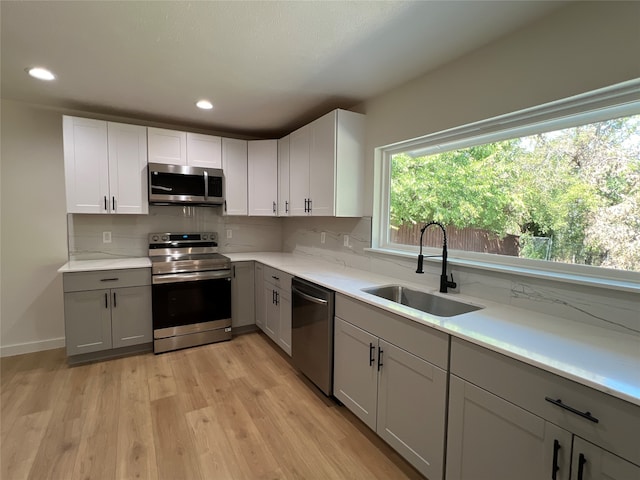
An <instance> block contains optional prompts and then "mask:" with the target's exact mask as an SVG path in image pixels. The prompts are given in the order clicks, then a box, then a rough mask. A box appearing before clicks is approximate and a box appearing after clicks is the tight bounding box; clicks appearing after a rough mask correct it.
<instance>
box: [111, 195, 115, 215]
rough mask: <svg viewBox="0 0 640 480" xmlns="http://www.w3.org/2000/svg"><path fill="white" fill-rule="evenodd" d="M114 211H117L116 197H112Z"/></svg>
mask: <svg viewBox="0 0 640 480" xmlns="http://www.w3.org/2000/svg"><path fill="white" fill-rule="evenodd" d="M111 205H112V209H111V211H112V212H115V211H116V197H111Z"/></svg>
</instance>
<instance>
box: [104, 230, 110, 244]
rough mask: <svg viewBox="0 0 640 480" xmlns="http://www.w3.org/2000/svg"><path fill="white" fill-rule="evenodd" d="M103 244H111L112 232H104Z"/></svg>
mask: <svg viewBox="0 0 640 480" xmlns="http://www.w3.org/2000/svg"><path fill="white" fill-rule="evenodd" d="M102 243H111V232H102Z"/></svg>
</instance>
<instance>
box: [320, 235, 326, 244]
mask: <svg viewBox="0 0 640 480" xmlns="http://www.w3.org/2000/svg"><path fill="white" fill-rule="evenodd" d="M326 241H327V234H326V233H325V232H321V233H320V243H324V242H326Z"/></svg>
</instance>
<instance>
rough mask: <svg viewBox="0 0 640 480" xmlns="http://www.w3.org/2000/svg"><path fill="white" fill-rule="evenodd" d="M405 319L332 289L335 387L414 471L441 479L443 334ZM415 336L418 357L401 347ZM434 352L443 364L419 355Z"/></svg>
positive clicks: (444, 377) (445, 340)
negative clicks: (334, 306)
mask: <svg viewBox="0 0 640 480" xmlns="http://www.w3.org/2000/svg"><path fill="white" fill-rule="evenodd" d="M344 317H346V319H345V318H344ZM347 319H348V321H347ZM405 320H406V319H403V318H401V317H397V316H395V315H392V314H387V313H386V312H384V311H382V310H380V309H376V308H373V307H368V306H365V305H364V304H360V303H359V302H357V301H354V300H351V299H348V298H346V297H344V296H342V295H336V318H335V326H334V385H333V391H334V395H335V396H336V398H338V399H339V400H340V401H341V402H342V403H343V404H344V405H345V406H346V407H347V408H348V409H349V410H351V411H352V412H353V413H354V414H355V415H356V416H357V417H358V418H360V419H361V420H362V421H363V422H364V423H365V424H366V425H367V426H368V427H370V428H371V429H373V430H374V431H375V432H376V433H377V434H378V435H379V436H380V437H381V438H383V439H384V440H385V441H386V442H387V443H389V445H391V446H392V447H393V448H394V449H395V450H396V451H397V452H398V453H399V454H400V455H402V456H403V457H404V458H405V459H407V461H409V463H411V464H412V465H413V466H414V467H415V468H416V469H417V470H418V471H420V472H421V473H422V474H424V475H425V476H426V477H427V478H429V479H430V480H435V479H441V478H442V476H443V466H444V446H445V425H446V423H445V422H446V406H447V372H446V361H447V355H446V352H447V348H448V336H447V335H445V334H442V333H441V332H433V333H430V332H429V330H430V329H429V328H428V327H422V328H419V329H418V330H414V328H415V326H416V324H415V322H413V325H411V323H407V322H405ZM352 322H353V323H352ZM408 322H411V321H408ZM354 323H356V324H357V325H356V324H354ZM416 337H417V338H416ZM392 341H393V343H392ZM416 341H417V343H418V344H420V345H421V347H420V348H421V350H420V352H419V353H420V355H421V356H418V355H416V354H415V353H414V352H412V351H410V350H408V349H405V348H403V347H406V346H407V345H411V344H412V343H414V342H416ZM430 346H434V347H435V348H433V349H430ZM429 351H430V352H431V353H429ZM433 352H441V353H442V354H443V355H442V356H441V355H436V356H437V357H439V358H437V360H436V361H438V362H441V364H442V365H443V366H444V367H445V368H440V367H439V366H437V365H434V364H433V363H431V362H430V361H427V359H425V358H424V356H427V357H429V356H430V355H432V354H433ZM421 357H422V358H421ZM434 360H435V359H434Z"/></svg>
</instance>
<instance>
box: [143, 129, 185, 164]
mask: <svg viewBox="0 0 640 480" xmlns="http://www.w3.org/2000/svg"><path fill="white" fill-rule="evenodd" d="M147 142H148V149H149V162H152V163H168V164H170V165H186V164H187V133H186V132H178V131H176V130H166V129H164V128H152V127H148V128H147Z"/></svg>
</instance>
